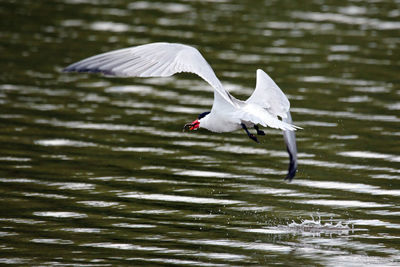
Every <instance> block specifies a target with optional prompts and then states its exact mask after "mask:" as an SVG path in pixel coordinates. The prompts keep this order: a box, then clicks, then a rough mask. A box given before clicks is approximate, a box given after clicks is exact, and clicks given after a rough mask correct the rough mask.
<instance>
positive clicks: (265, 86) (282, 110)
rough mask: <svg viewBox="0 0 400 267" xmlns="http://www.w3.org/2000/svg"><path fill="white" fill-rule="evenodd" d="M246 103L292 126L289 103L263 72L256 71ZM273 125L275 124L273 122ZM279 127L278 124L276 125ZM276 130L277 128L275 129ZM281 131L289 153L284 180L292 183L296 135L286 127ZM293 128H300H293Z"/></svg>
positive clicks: (295, 156) (295, 166)
mask: <svg viewBox="0 0 400 267" xmlns="http://www.w3.org/2000/svg"><path fill="white" fill-rule="evenodd" d="M246 103H254V104H257V105H259V106H261V107H263V108H264V109H266V110H267V111H268V113H270V114H271V115H272V116H271V117H274V118H276V117H277V116H279V117H281V118H282V121H280V120H278V119H276V120H277V121H279V122H280V123H283V124H284V125H283V126H285V125H290V126H293V125H292V116H291V114H290V111H289V109H290V103H289V100H288V99H287V97H286V95H285V94H284V93H283V92H282V90H281V89H280V88H279V87H278V85H277V84H276V83H275V82H274V81H273V80H272V79H271V77H269V76H268V74H266V73H265V72H264V71H262V70H260V69H258V70H257V83H256V89H255V90H254V92H253V94H252V95H251V96H250V97H249V98H248V99H247V100H246ZM275 124H277V122H276V121H275ZM277 125H278V126H279V124H277ZM276 128H278V127H276ZM279 128H280V129H282V130H283V139H284V141H285V144H286V150H287V152H288V153H289V160H290V161H289V168H288V173H287V175H286V178H285V180H289V181H292V179H293V178H294V176H295V175H296V171H297V145H296V134H295V132H294V131H292V129H290V128H288V127H279ZM294 128H300V127H296V126H294Z"/></svg>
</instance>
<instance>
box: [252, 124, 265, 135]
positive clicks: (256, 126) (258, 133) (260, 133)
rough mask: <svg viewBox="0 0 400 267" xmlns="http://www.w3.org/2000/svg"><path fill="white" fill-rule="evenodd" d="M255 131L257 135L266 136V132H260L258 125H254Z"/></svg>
mask: <svg viewBox="0 0 400 267" xmlns="http://www.w3.org/2000/svg"><path fill="white" fill-rule="evenodd" d="M254 129H256V131H257V135H265V133H264V131H262V130H260V128H258V125H254Z"/></svg>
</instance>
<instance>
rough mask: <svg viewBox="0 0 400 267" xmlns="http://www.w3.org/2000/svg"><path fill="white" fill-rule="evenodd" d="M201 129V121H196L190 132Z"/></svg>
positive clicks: (191, 125) (192, 124)
mask: <svg viewBox="0 0 400 267" xmlns="http://www.w3.org/2000/svg"><path fill="white" fill-rule="evenodd" d="M199 127H200V122H199V120H195V121H193V122H192V123H191V124H190V128H189V130H191V131H193V130H197V129H198V128H199Z"/></svg>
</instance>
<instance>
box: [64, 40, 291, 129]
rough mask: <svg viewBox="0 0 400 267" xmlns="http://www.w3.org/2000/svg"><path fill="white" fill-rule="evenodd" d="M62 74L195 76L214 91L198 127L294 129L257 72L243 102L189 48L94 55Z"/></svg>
mask: <svg viewBox="0 0 400 267" xmlns="http://www.w3.org/2000/svg"><path fill="white" fill-rule="evenodd" d="M64 71H78V72H100V73H103V74H106V75H111V76H117V77H166V76H171V75H173V74H175V73H179V72H190V73H195V74H197V75H198V76H200V77H201V78H203V79H204V80H205V81H206V82H208V83H209V84H210V85H211V86H212V87H213V88H214V104H213V107H212V109H211V113H210V115H209V116H207V117H206V118H207V119H205V120H203V122H202V123H201V126H202V127H204V128H207V129H209V130H211V131H215V132H229V131H233V130H236V129H239V128H241V127H240V124H241V123H246V124H254V125H257V124H260V125H262V126H265V127H266V126H268V127H272V128H277V129H282V130H289V131H293V130H295V129H296V127H295V126H293V125H291V124H289V123H286V122H283V121H281V120H278V119H277V116H280V117H282V118H285V117H286V114H287V112H288V110H289V107H290V104H289V101H288V99H287V98H286V96H285V95H284V94H283V92H282V91H281V90H280V89H279V87H278V86H277V85H276V84H275V82H274V81H273V80H272V79H271V78H270V77H269V76H268V75H267V74H266V73H265V72H264V71H262V70H257V85H256V89H255V91H254V93H253V94H252V95H251V96H250V98H249V99H247V101H246V102H243V101H240V100H237V99H236V98H234V97H233V96H232V95H230V94H229V92H228V91H226V90H225V89H224V88H223V86H222V84H221V82H220V81H219V80H218V78H217V76H216V75H215V73H214V71H213V70H212V68H211V67H210V65H209V64H208V63H207V61H206V60H205V59H204V57H203V56H202V55H201V54H200V52H199V51H198V50H197V49H196V48H194V47H191V46H188V45H183V44H174V43H151V44H145V45H140V46H136V47H131V48H125V49H120V50H115V51H111V52H107V53H104V54H100V55H96V56H93V57H90V58H87V59H84V60H81V61H79V62H77V63H74V64H71V65H70V66H68V67H66V68H65V69H64Z"/></svg>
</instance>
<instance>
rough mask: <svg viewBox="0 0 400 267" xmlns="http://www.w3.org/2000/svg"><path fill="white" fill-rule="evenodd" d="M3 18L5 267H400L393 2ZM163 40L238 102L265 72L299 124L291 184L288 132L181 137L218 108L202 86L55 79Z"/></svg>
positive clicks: (164, 5)
mask: <svg viewBox="0 0 400 267" xmlns="http://www.w3.org/2000/svg"><path fill="white" fill-rule="evenodd" d="M282 11H283V12H282ZM0 14H1V15H2V18H3V20H2V24H1V25H0V36H1V37H2V38H0V51H1V53H0V57H1V60H0V68H1V69H2V75H1V77H0V106H1V111H2V112H1V114H0V124H1V127H0V142H1V145H0V191H1V196H2V197H1V200H0V201H1V209H2V212H1V216H0V227H1V231H0V236H1V239H2V240H1V241H0V253H2V257H0V264H10V265H11V264H14V265H29V266H31V265H62V266H65V265H72V266H85V265H93V266H104V265H128V266H132V265H165V264H170V265H190V266H232V265H234V266H243V265H254V266H259V265H268V264H273V263H276V262H279V263H281V264H282V265H287V266H290V265H296V264H297V265H305V266H315V265H324V266H349V265H354V266H356V265H360V264H365V265H374V266H397V265H398V263H399V261H400V258H399V255H400V253H399V246H398V245H397V243H396V242H397V241H398V239H399V238H400V237H399V234H398V229H400V225H399V221H398V217H399V215H400V214H399V212H400V210H399V205H398V203H399V196H400V190H399V187H398V181H399V180H400V169H399V166H398V162H399V161H400V159H399V153H398V148H397V146H396V145H397V144H398V137H399V135H400V131H399V130H398V123H399V121H400V117H399V116H398V114H397V113H398V112H397V111H398V110H399V103H400V99H399V96H400V94H399V92H398V91H399V90H398V88H399V85H398V78H397V77H398V69H397V65H398V62H399V58H398V55H400V53H399V51H398V50H399V49H398V47H399V38H398V30H399V28H400V24H399V16H400V13H399V11H398V7H397V3H396V1H380V0H378V1H375V0H374V1H364V2H351V3H347V4H342V3H333V2H332V3H331V2H328V1H325V0H322V1H319V2H318V3H317V2H313V3H311V2H307V1H306V2H302V3H301V4H299V3H295V2H290V4H289V3H286V2H282V1H266V2H264V3H257V4H256V5H255V3H251V2H245V1H242V2H240V3H239V2H235V1H230V0H223V1H195V0H193V1H186V0H185V1H175V2H171V1H162V2H161V1H160V2H154V1H135V2H130V3H128V2H124V1H109V0H95V1H93V0H90V1H89V0H63V1H57V2H52V3H51V4H50V3H41V4H40V5H37V4H33V2H32V1H13V2H10V1H8V2H7V1H3V2H2V3H0ZM43 15H46V16H45V17H46V20H43ZM156 41H168V42H183V43H186V44H189V45H193V46H195V47H197V48H199V49H200V50H201V51H202V52H203V53H204V55H207V60H208V61H209V62H210V63H211V64H212V66H214V69H215V72H216V74H217V76H218V77H220V78H221V80H222V81H223V82H224V83H223V85H224V87H225V88H227V89H228V90H229V91H230V92H232V93H233V94H234V95H235V96H236V95H237V96H238V98H240V99H245V98H246V97H248V96H249V95H250V93H251V92H252V90H253V88H254V83H255V71H256V69H257V68H261V69H264V70H265V71H267V72H268V73H270V74H271V76H272V77H274V79H275V80H276V81H277V83H278V84H279V85H280V86H281V88H282V89H283V90H284V91H285V93H287V95H288V97H289V99H290V101H291V105H292V115H293V118H294V119H295V121H296V122H297V124H298V125H299V126H302V127H303V128H304V130H302V131H299V132H298V133H297V137H298V147H299V153H298V156H299V166H300V169H299V173H298V175H297V179H295V180H294V181H293V182H292V183H285V182H283V181H282V178H283V176H284V175H285V171H284V168H283V167H282V166H286V164H287V153H286V151H285V150H284V149H285V148H284V145H283V142H282V135H281V132H279V131H275V130H271V129H266V131H265V132H266V133H267V136H265V137H264V138H263V139H262V143H261V144H253V143H250V142H249V140H248V138H247V137H246V136H244V134H243V132H240V131H238V132H235V133H231V134H210V133H205V132H203V131H201V130H200V131H198V132H196V133H182V126H183V125H184V124H185V123H186V122H188V121H190V120H192V119H193V118H194V117H196V116H197V115H198V114H199V113H202V112H204V111H207V110H209V109H210V107H211V105H212V103H213V95H212V90H211V89H210V87H209V86H208V85H207V84H206V83H204V82H203V81H201V80H200V79H198V77H195V76H194V75H184V74H180V75H179V76H178V77H171V78H152V79H147V80H143V79H110V78H107V77H101V76H99V75H69V74H64V73H61V70H62V68H63V67H65V66H66V65H68V64H69V63H71V62H73V61H76V60H79V59H81V58H84V57H87V56H90V55H94V54H97V53H100V52H104V51H109V50H112V49H117V48H123V47H129V46H133V45H139V44H144V43H148V42H156ZM318 215H319V216H323V217H324V218H329V219H327V220H325V221H322V222H321V220H316V219H310V216H318ZM49 246H51V248H52V249H51V250H49V249H48V248H49ZM116 253H117V255H116Z"/></svg>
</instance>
